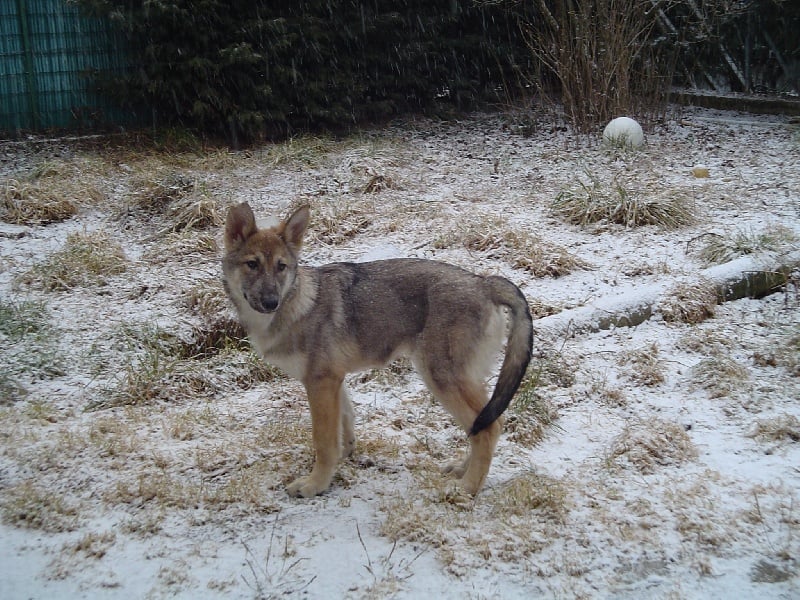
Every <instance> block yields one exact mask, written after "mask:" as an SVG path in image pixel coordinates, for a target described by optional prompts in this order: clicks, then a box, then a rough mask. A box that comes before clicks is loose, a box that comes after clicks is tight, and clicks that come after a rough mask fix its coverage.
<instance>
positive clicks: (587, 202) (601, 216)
mask: <svg viewBox="0 0 800 600" xmlns="http://www.w3.org/2000/svg"><path fill="white" fill-rule="evenodd" d="M590 177H591V176H590ZM651 194H652V192H648V191H646V190H642V191H638V192H636V193H632V192H629V191H628V190H627V189H625V187H623V186H622V184H620V183H619V182H618V181H616V180H615V181H614V182H613V183H612V184H611V185H610V186H604V185H603V184H601V183H600V181H599V180H597V179H596V178H594V177H591V183H590V184H589V185H587V184H585V183H583V182H579V185H578V187H577V188H573V189H571V190H565V191H562V192H561V193H559V194H558V196H556V199H555V200H554V201H553V203H552V205H551V208H552V210H553V211H554V212H555V213H556V214H558V215H560V216H561V217H563V218H564V219H565V220H566V221H567V222H568V223H573V224H575V225H581V226H582V227H585V226H587V225H590V224H594V223H600V222H607V223H614V224H617V225H623V226H624V227H639V226H642V225H657V226H659V227H664V228H667V229H675V228H678V227H681V226H683V225H688V224H690V223H692V222H693V221H694V220H695V214H694V213H695V211H694V207H693V205H692V203H691V202H690V201H689V199H688V198H686V197H684V196H682V195H680V194H676V193H673V194H670V195H667V196H666V197H663V198H662V197H648V196H650V195H651Z"/></svg>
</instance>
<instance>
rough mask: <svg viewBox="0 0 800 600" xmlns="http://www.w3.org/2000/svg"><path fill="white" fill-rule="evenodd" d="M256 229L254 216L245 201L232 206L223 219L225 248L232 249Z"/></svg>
mask: <svg viewBox="0 0 800 600" xmlns="http://www.w3.org/2000/svg"><path fill="white" fill-rule="evenodd" d="M256 231H258V227H256V216H255V215H254V214H253V209H252V208H250V205H249V204H248V203H247V202H242V203H241V204H239V205H238V206H232V207H231V209H230V210H229V211H228V218H227V219H225V248H226V249H227V250H232V249H233V248H236V247H237V246H239V245H240V244H241V243H242V242H244V241H245V240H246V239H247V238H249V237H250V236H251V235H253V234H254V233H255V232H256Z"/></svg>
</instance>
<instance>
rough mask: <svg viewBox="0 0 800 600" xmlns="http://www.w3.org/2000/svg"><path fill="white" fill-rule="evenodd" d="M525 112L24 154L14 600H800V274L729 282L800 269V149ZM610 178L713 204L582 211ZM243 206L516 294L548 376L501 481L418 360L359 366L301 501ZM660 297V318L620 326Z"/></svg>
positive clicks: (20, 162) (677, 127) (1, 574)
mask: <svg viewBox="0 0 800 600" xmlns="http://www.w3.org/2000/svg"><path fill="white" fill-rule="evenodd" d="M517 122H518V120H517V117H516V116H515V115H514V114H513V113H509V114H504V115H475V116H473V117H470V118H466V119H464V120H462V121H461V122H453V123H443V122H433V121H424V120H421V121H420V120H418V121H414V122H411V123H398V124H395V125H392V126H389V127H387V128H385V129H383V130H379V131H369V132H362V133H360V134H358V135H354V136H352V137H349V138H347V139H344V140H335V139H328V138H320V137H313V136H306V137H301V138H295V139H293V140H289V141H287V142H284V143H280V144H272V145H265V146H263V147H260V148H254V149H250V150H248V151H247V152H241V153H235V152H229V151H225V150H209V151H205V152H200V151H197V149H195V150H194V151H192V152H174V153H171V154H168V153H164V152H161V153H160V152H157V151H153V150H152V149H148V148H132V147H126V146H124V145H122V146H117V147H109V146H107V145H106V146H104V147H103V148H93V147H92V146H91V145H87V146H86V147H82V146H81V145H80V143H78V142H74V143H72V145H70V144H67V143H66V142H64V143H62V142H57V143H55V146H54V147H52V148H50V147H49V146H48V145H47V144H45V145H44V146H38V147H37V148H36V152H32V151H30V149H26V146H25V145H20V144H10V145H8V146H7V147H6V148H5V150H6V152H7V153H8V155H9V156H11V155H13V156H15V157H16V158H15V160H13V161H11V162H10V163H9V162H5V163H4V166H3V169H4V172H3V176H4V177H5V178H6V181H5V183H4V188H3V189H5V190H6V192H5V200H4V202H6V205H5V206H6V208H4V210H5V211H6V212H5V213H3V214H5V215H6V216H5V217H3V218H4V219H5V220H6V221H7V222H6V223H0V289H2V299H0V344H1V345H2V349H1V350H0V363H2V364H0V366H1V367H2V370H0V395H1V396H0V440H1V441H2V444H1V445H0V542H2V543H0V597H3V598H29V597H35V598H43V597H53V596H56V595H57V596H58V597H61V598H78V597H88V596H90V597H96V598H131V597H142V598H144V597H165V596H170V597H179V598H215V597H226V598H227V597H232V598H274V597H275V598H276V597H307V598H331V597H351V598H383V597H400V598H413V597H421V596H425V597H428V596H431V597H437V596H438V597H445V598H447V597H475V598H484V597H487V598H488V597H503V598H523V597H524V598H530V597H553V598H562V597H569V598H572V597H578V598H594V597H614V598H656V597H658V598H661V597H674V598H708V597H763V598H784V597H792V596H795V595H797V594H798V593H799V588H798V586H799V585H800V582H799V579H798V573H800V513H799V512H798V490H800V471H798V468H797V465H798V464H800V445H799V444H798V425H797V424H798V418H800V404H798V401H797V400H798V398H800V378H798V374H800V371H798V364H800V363H799V361H798V356H800V344H798V340H800V310H798V308H800V301H798V297H797V277H798V275H797V273H796V272H795V273H794V274H790V276H789V277H788V278H787V283H788V285H787V286H786V288H785V291H782V292H779V293H776V294H773V295H771V296H768V297H767V298H764V299H761V300H753V299H743V300H738V301H734V302H729V303H725V304H722V305H716V306H715V305H714V302H713V299H712V298H711V295H710V294H709V289H711V288H710V285H711V284H712V283H713V284H715V285H716V284H718V283H719V282H720V281H722V280H725V279H726V278H727V277H729V276H730V275H731V274H733V273H735V272H737V269H738V270H739V271H741V269H743V268H744V269H748V268H751V267H752V268H757V267H758V265H759V264H763V261H762V260H761V259H762V256H768V257H773V258H774V256H776V254H781V253H788V254H791V253H796V252H797V242H796V240H797V239H798V235H800V214H799V213H798V212H797V206H798V204H797V202H798V198H800V153H798V146H797V134H796V132H794V133H793V132H792V130H791V129H790V127H791V126H790V125H789V124H788V123H787V121H786V120H785V119H782V118H776V117H770V118H759V117H752V116H750V117H746V118H745V117H742V116H741V115H736V114H733V113H719V112H714V111H704V110H697V111H694V110H692V111H685V112H684V113H682V114H681V115H677V116H676V117H675V118H674V119H672V120H670V121H669V122H668V123H666V124H664V125H661V126H659V127H657V128H654V129H653V130H652V131H648V132H647V134H648V142H649V143H648V144H647V146H646V147H644V148H642V149H641V150H639V151H626V152H620V151H618V150H615V149H613V148H608V147H607V146H604V145H602V144H601V143H599V140H593V139H589V138H581V139H578V140H575V139H571V138H567V137H562V135H561V134H553V133H547V132H549V128H547V127H540V128H537V131H540V132H541V133H540V134H538V135H537V136H535V137H524V136H523V135H521V134H520V133H518V132H517V130H518V129H520V128H519V127H517ZM795 127H796V126H795ZM65 144H67V146H65ZM698 164H702V165H704V166H705V167H706V168H707V169H708V171H709V177H707V178H702V179H698V178H695V177H694V176H693V175H692V168H693V167H695V166H696V165H698ZM585 173H590V174H591V179H592V181H593V182H596V185H597V186H599V188H598V189H600V190H601V191H602V190H606V189H611V190H614V189H624V191H625V194H622V195H620V194H617V196H616V197H615V196H614V195H613V194H611V195H609V194H601V195H602V196H603V198H606V199H608V198H611V199H612V200H614V199H615V198H616V200H620V199H623V200H624V199H625V198H634V199H635V200H636V201H637V202H638V203H640V206H652V202H660V203H662V204H663V203H665V202H666V201H667V200H669V199H671V198H679V199H681V202H685V206H690V207H691V217H692V218H691V219H683V218H682V219H679V220H678V221H674V222H673V221H670V222H669V223H664V224H662V225H658V224H653V225H648V224H646V223H648V222H649V221H648V220H647V219H645V220H644V221H638V220H636V219H631V218H627V217H626V218H624V219H622V221H621V224H620V223H617V222H615V221H618V220H619V219H617V218H616V217H615V216H614V212H613V210H609V206H606V207H605V208H604V210H606V211H607V212H606V213H605V214H607V215H608V216H605V217H604V216H603V214H604V213H602V212H601V213H598V214H599V217H598V218H599V220H597V221H595V220H594V218H593V219H592V222H591V223H590V222H588V221H586V222H584V220H583V219H578V220H576V219H574V218H572V217H570V216H569V215H566V216H563V215H562V214H560V213H559V212H556V211H554V210H553V206H554V203H555V202H557V199H558V198H559V197H561V198H562V199H564V198H565V197H566V196H565V195H569V194H574V192H575V189H576V182H578V181H580V176H581V174H585ZM593 185H594V184H593ZM614 186H617V187H614ZM589 196H590V195H589V194H586V197H583V196H581V197H580V198H579V199H580V200H581V202H583V201H584V200H591V198H590V197H589ZM623 196H624V198H623ZM37 199H40V200H41V202H42V203H43V204H42V206H37V204H36V203H37ZM242 201H248V202H250V203H251V205H253V207H254V209H255V211H256V214H257V216H258V217H259V218H267V217H270V216H275V215H277V216H279V217H280V216H284V215H285V214H287V213H288V212H289V211H290V210H291V208H292V207H294V206H297V205H298V204H301V203H309V204H310V205H311V207H312V224H311V228H310V232H309V238H308V243H307V246H306V248H305V260H306V262H308V263H310V264H322V263H324V262H328V261H333V260H365V259H379V258H386V257H395V256H415V257H426V258H435V259H439V260H445V261H449V262H453V263H456V264H459V265H461V266H464V267H466V268H469V269H471V270H474V271H477V272H481V273H487V274H500V275H504V276H506V277H508V278H510V279H511V280H512V281H514V282H515V283H517V284H518V285H519V286H520V287H521V288H522V290H523V292H524V293H525V294H526V296H527V297H528V299H529V301H530V303H531V306H532V309H533V313H534V317H535V319H536V321H535V328H536V333H537V335H536V339H535V348H534V359H533V360H532V362H531V367H530V370H529V372H528V375H527V377H526V380H525V383H524V385H523V386H522V388H521V390H520V392H519V394H518V395H517V397H516V398H515V400H514V401H513V402H512V405H511V406H510V408H509V411H508V413H507V414H506V417H507V420H506V432H505V434H504V435H503V436H502V437H501V440H500V442H499V445H498V449H497V454H496V458H495V461H494V463H493V465H492V469H491V471H490V473H489V479H488V482H487V486H486V488H485V490H484V491H483V492H482V493H481V494H479V495H478V496H477V497H476V498H474V499H473V498H469V497H465V496H464V495H463V494H461V493H460V492H459V490H458V489H457V488H456V487H455V486H454V485H453V482H452V481H450V480H448V479H447V478H446V477H445V476H443V475H442V474H441V473H440V467H441V466H442V465H443V464H446V463H448V462H450V461H452V460H453V459H454V458H455V457H456V456H458V455H460V454H461V453H462V452H464V451H466V447H467V443H466V440H465V439H464V436H463V433H462V432H461V431H460V429H459V428H457V427H456V426H455V424H454V423H453V421H452V420H451V419H450V418H449V417H448V416H447V415H446V413H445V412H444V410H443V409H442V408H441V407H440V406H439V405H438V404H436V403H435V402H434V400H433V399H432V398H431V397H430V395H429V394H428V392H427V391H426V390H425V388H424V386H423V385H422V384H421V382H420V381H419V379H418V378H417V377H416V375H415V374H414V372H413V370H412V369H411V368H410V365H409V364H408V363H407V362H403V361H401V362H397V363H395V364H393V365H392V366H390V367H389V368H388V369H384V370H374V371H370V372H367V373H361V374H355V375H352V376H350V377H349V378H348V385H349V387H350V389H351V395H352V398H353V402H354V404H355V407H356V432H357V436H358V440H357V446H356V451H355V453H354V455H353V456H352V457H351V458H350V459H348V460H346V461H344V462H343V463H342V464H341V465H340V467H339V469H338V471H337V475H336V477H335V479H334V482H333V485H332V487H331V490H330V491H329V492H327V493H326V494H324V495H322V496H320V497H317V498H314V499H310V500H297V499H292V498H289V497H288V496H287V494H286V492H285V485H286V484H287V483H288V482H290V481H291V480H292V479H293V478H294V477H296V476H298V475H300V474H303V473H304V472H306V471H307V470H308V469H309V468H310V466H311V463H312V455H311V451H310V449H309V441H310V419H309V415H308V410H307V407H306V405H305V397H304V391H303V389H302V386H301V385H300V384H299V383H297V382H295V381H293V380H291V379H288V378H286V377H284V376H283V375H282V374H280V373H279V372H278V371H276V370H275V369H272V368H270V367H269V366H267V365H264V364H263V363H262V362H261V361H259V360H258V359H257V357H255V355H254V354H253V353H252V351H251V350H250V349H249V347H248V345H247V343H246V341H244V340H242V331H241V328H240V327H239V326H238V324H237V323H236V321H235V319H234V318H233V317H232V314H231V310H230V307H229V306H228V304H227V301H226V300H225V298H224V294H223V291H222V286H221V273H220V266H219V259H220V253H221V250H220V248H221V232H220V230H219V223H220V222H221V219H222V217H223V216H224V212H225V210H226V209H227V207H228V206H230V205H232V204H235V203H238V202H242ZM11 202H14V203H15V204H14V206H12V205H11ZM21 203H24V206H22V204H21ZM60 203H63V204H64V205H65V206H66V203H69V205H70V206H72V207H74V208H75V209H76V210H77V212H76V213H75V214H74V216H72V217H70V216H69V214H64V215H62V214H61V213H58V214H57V215H56V214H55V213H53V215H50V214H49V213H48V212H47V211H48V210H50V207H51V206H58V205H60ZM17 206H19V210H23V209H24V211H26V212H25V214H26V215H33V216H30V217H25V218H21V217H19V216H18V215H19V214H20V213H12V212H11V210H12V208H13V209H14V210H17V208H15V207H17ZM631 207H632V208H633V209H634V210H638V208H637V207H636V206H634V205H630V206H628V207H627V208H631ZM588 208H591V207H588ZM613 208H614V207H613V206H611V207H610V209H613ZM627 208H626V210H627ZM581 210H582V211H585V210H587V207H583V208H581ZM37 211H41V212H37ZM15 215H16V216H15ZM64 217H67V218H66V220H62V219H64ZM20 223H23V224H20ZM25 223H27V224H25ZM45 223H49V224H45ZM665 225H666V226H665ZM742 232H744V233H742ZM706 242H713V245H711V247H709V245H706V246H705V247H704V246H703V244H704V243H706ZM776 243H777V244H778V246H779V247H777V246H776V245H775V244H776ZM698 248H700V249H698ZM739 255H744V256H743V257H742V258H740V259H737V258H736V257H737V256H739ZM719 257H722V259H734V263H735V264H734V265H731V264H723V265H720V266H713V267H710V268H706V267H707V265H708V264H709V263H710V262H716V261H717V260H720V258H719ZM101 259H103V260H101ZM106 260H107V261H108V263H106V262H105V261H106ZM98 265H101V266H98ZM748 265H749V266H748ZM654 298H655V299H658V301H659V302H658V303H657V304H653V305H648V306H649V308H648V310H649V311H650V312H649V316H650V317H651V318H650V319H649V320H646V321H644V322H643V323H641V324H640V325H638V326H636V327H624V326H620V325H624V324H625V319H627V317H625V319H620V318H618V317H616V316H613V315H612V314H611V313H612V311H618V310H620V308H621V307H622V308H626V310H627V311H629V312H630V311H636V310H637V307H641V306H643V305H644V304H646V303H648V302H649V303H653V302H654V300H653V299H654ZM599 318H606V319H607V320H608V323H607V325H608V328H605V329H603V328H600V329H598V328H597V327H590V326H588V325H590V324H591V323H592V322H596V321H597V319H599Z"/></svg>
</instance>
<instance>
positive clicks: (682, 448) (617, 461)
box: [607, 417, 697, 475]
mask: <svg viewBox="0 0 800 600" xmlns="http://www.w3.org/2000/svg"><path fill="white" fill-rule="evenodd" d="M696 456H697V449H696V448H695V446H694V444H693V443H692V440H691V438H690V437H689V434H687V433H686V430H685V429H684V428H683V427H682V426H681V425H679V424H678V423H673V422H670V421H664V420H662V419H658V418H655V417H654V418H651V419H647V420H645V421H641V422H638V423H633V424H629V425H627V426H626V427H625V430H624V431H623V432H622V433H621V434H619V435H618V436H617V437H615V438H614V439H613V441H612V442H611V446H610V448H609V450H608V453H607V458H608V462H609V464H613V465H617V466H620V465H621V464H622V463H623V461H624V463H625V464H627V465H629V466H631V467H633V468H634V469H636V470H637V471H639V472H640V473H642V474H645V475H648V474H652V473H654V472H655V471H656V469H657V468H658V467H661V466H670V465H680V464H683V463H684V462H686V461H688V460H691V459H693V458H695V457H696Z"/></svg>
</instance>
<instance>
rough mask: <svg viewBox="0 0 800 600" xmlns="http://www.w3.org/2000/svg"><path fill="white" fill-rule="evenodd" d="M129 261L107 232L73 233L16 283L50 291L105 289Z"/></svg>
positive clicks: (126, 266) (124, 269)
mask: <svg viewBox="0 0 800 600" xmlns="http://www.w3.org/2000/svg"><path fill="white" fill-rule="evenodd" d="M127 268H128V260H127V258H126V257H125V253H124V252H123V250H122V247H121V246H120V245H119V244H118V243H117V242H116V241H114V240H113V239H112V238H111V236H109V235H108V234H107V233H105V232H103V231H94V232H88V233H71V234H69V235H68V236H67V240H66V243H65V244H64V247H63V248H62V249H61V250H59V251H57V252H54V253H53V254H51V255H50V256H49V257H48V258H47V259H46V260H44V261H43V262H41V263H39V264H37V265H34V266H33V267H31V268H30V269H29V270H28V271H27V272H25V273H23V274H21V275H20V276H19V277H18V278H17V279H16V283H23V284H26V285H31V286H34V287H37V288H40V289H43V290H46V291H59V290H69V289H72V288H75V287H85V286H103V285H106V284H107V283H108V278H109V277H111V276H113V275H119V274H121V273H124V272H125V271H126V269H127Z"/></svg>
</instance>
